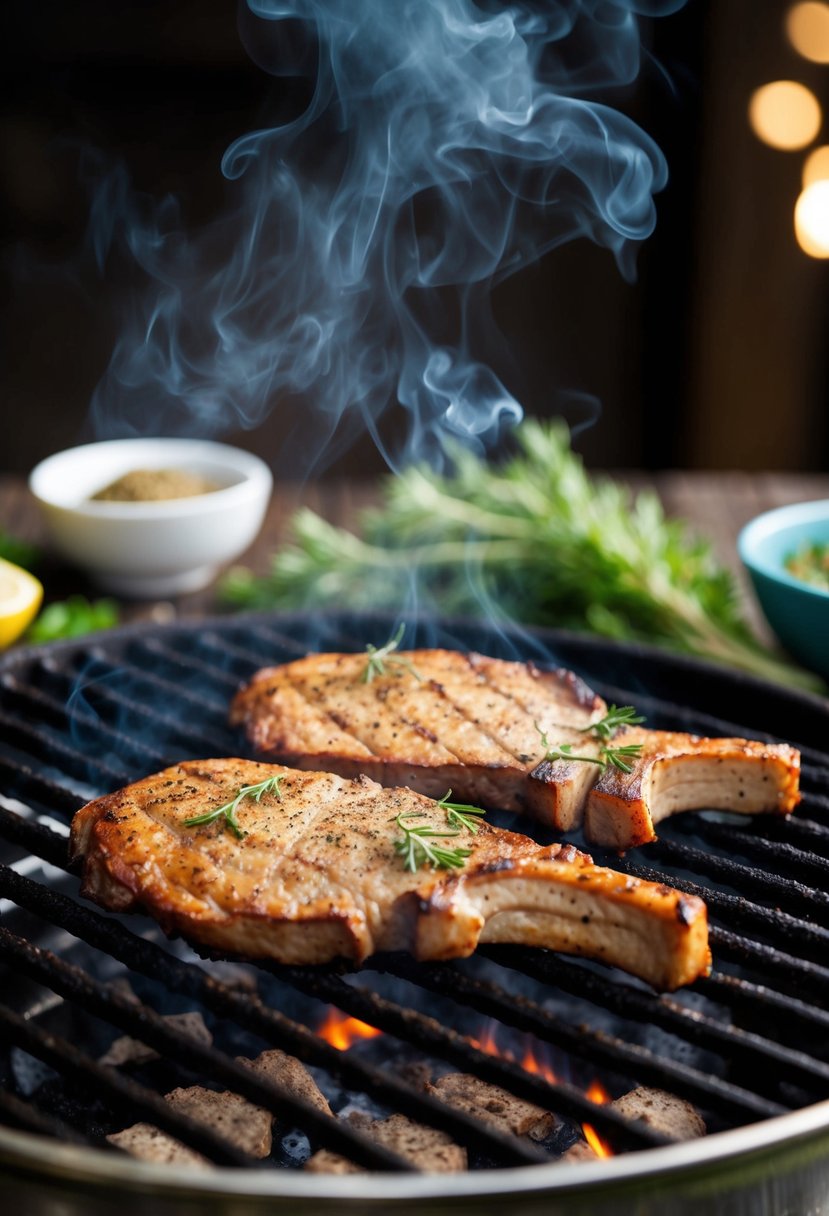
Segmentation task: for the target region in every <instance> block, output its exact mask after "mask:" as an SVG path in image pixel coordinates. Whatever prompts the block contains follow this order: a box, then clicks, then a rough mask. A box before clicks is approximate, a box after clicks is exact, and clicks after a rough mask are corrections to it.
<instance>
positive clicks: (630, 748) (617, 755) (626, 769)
mask: <svg viewBox="0 0 829 1216" xmlns="http://www.w3.org/2000/svg"><path fill="white" fill-rule="evenodd" d="M641 751H642V744H641V743H626V744H624V745H623V746H622V747H603V748H602V752H601V754H602V756H603V757H604V759H605V761H606V763H607V764H612V765H613V766H614V768H619V769H621V770H622V772H623V773H632V772H633V765H632V764H628V762H627V760H625V759H624V757H625V756H638V755H639V753H640V752H641Z"/></svg>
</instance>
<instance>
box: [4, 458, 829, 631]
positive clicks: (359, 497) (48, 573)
mask: <svg viewBox="0 0 829 1216" xmlns="http://www.w3.org/2000/svg"><path fill="white" fill-rule="evenodd" d="M618 479H619V480H622V481H625V482H627V483H629V484H630V485H631V487H632V488H633V489H641V488H644V487H651V488H652V489H654V490H656V492H657V493H658V494H659V496H660V498H661V499H662V502H663V504H664V506H665V509H666V511H667V512H668V513H669V514H670V515H675V516H679V517H682V518H684V519H685V520H687V521H688V522H689V524H691V526H692V527H693V528H694V529H695V530H697V531H698V532H699V533H700V534H701V535H703V536H705V537H707V538H708V539H709V540H710V541H711V542H712V543H713V545H714V549H715V552H716V554H717V556H718V557H719V558H720V560H721V561H722V562H723V563H724V564H725V565H727V566H729V567H731V568H732V569H733V570H734V572H735V573H736V574H737V576H738V578H739V579H740V580H741V585H742V586H743V588H744V591H745V595H746V606H747V609H748V612H749V614H750V617H751V619H752V621H753V622H754V623H755V625H756V626H757V627H758V630H760V631H761V632H764V629H763V626H762V624H761V623H760V618H759V614H758V613H757V610H756V608H755V607H754V604H753V601H752V599H751V597H750V595H749V593H748V591H747V585H746V583H745V580H744V579H743V575H742V569H741V567H740V564H739V561H738V559H737V554H736V549H735V542H736V538H737V533H738V532H739V530H740V528H741V527H742V526H743V524H745V523H746V522H747V521H748V520H749V519H751V518H752V516H754V515H757V514H759V513H760V512H761V511H765V510H769V509H770V508H772V507H779V506H783V505H785V504H786V503H791V502H806V501H808V500H810V499H818V498H829V475H822V474H793V473H697V472H664V473H656V474H631V473H624V474H620V475H618ZM377 501H378V490H377V482H376V481H374V482H356V481H348V482H342V481H340V482H337V481H331V482H321V483H316V484H313V485H307V486H305V487H304V488H303V487H300V486H283V487H279V488H277V490H276V491H275V493H274V496H273V500H272V502H271V505H270V509H269V511H268V515H267V518H266V521H265V525H264V527H263V529H262V532H261V533H260V535H259V538H258V539H257V541H256V543H255V544H254V545H253V546H252V548H251V549H250V550H249V551H248V553H246V554H245V555H244V556H243V557H242V558H240V559H239V560H240V563H243V564H245V565H247V566H250V567H251V568H252V569H253V570H254V571H256V572H257V573H263V572H264V571H265V570H266V569H267V567H268V561H269V557H270V554H271V553H272V552H273V550H274V548H275V547H276V546H277V545H278V544H279V543H280V541H281V540H282V539H283V538H284V536H285V534H286V528H287V524H288V521H289V520H290V517H291V514H292V512H293V511H294V510H295V509H296V507H297V506H299V505H300V504H302V505H306V506H309V507H311V508H312V509H313V510H315V511H318V512H319V513H320V514H321V515H323V516H325V518H327V519H329V520H330V521H331V522H333V523H337V524H342V525H344V526H346V527H349V526H353V525H354V524H355V523H356V521H357V519H358V516H359V512H360V510H361V509H362V508H364V507H366V506H369V505H372V504H376V503H377ZM0 527H2V528H3V529H4V530H5V531H7V532H10V533H12V534H13V535H15V536H17V537H19V538H21V539H24V540H29V541H33V542H35V543H38V544H43V545H45V543H46V538H45V534H44V530H43V526H42V523H41V520H40V518H39V515H38V511H37V507H36V504H35V503H34V502H33V500H32V499H31V497H30V495H29V493H28V491H27V489H26V486H25V483H24V481H23V479H22V478H19V477H13V476H0ZM39 573H40V574H41V575H42V578H43V581H44V584H45V586H46V591H47V597H48V598H49V599H60V598H63V597H64V596H66V595H70V594H72V593H73V592H80V593H83V594H87V595H95V594H96V590H95V588H94V587H92V586H91V585H90V584H89V583H88V581H87V579H86V578H85V577H84V575H83V574H82V573H81V572H80V571H77V570H73V569H71V568H69V567H66V566H63V565H61V564H59V563H58V562H57V560H56V559H50V558H47V561H46V564H45V566H44V568H43V569H42V570H40V571H39ZM216 607H217V604H216V597H215V591H214V589H213V588H206V589H205V590H204V591H200V592H197V593H195V594H192V595H185V596H180V597H178V598H176V599H172V600H164V601H160V602H153V601H144V602H139V601H124V602H123V604H122V619H123V620H124V621H125V622H127V621H134V620H147V619H150V620H152V619H154V620H172V619H174V618H175V617H179V616H200V615H204V614H205V613H209V612H212V611H214V610H215V609H216Z"/></svg>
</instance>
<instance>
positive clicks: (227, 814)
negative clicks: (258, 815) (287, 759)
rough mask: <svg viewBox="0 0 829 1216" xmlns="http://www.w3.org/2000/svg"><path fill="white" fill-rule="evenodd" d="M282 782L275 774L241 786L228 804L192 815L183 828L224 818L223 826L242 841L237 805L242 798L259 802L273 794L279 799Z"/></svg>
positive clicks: (280, 775)
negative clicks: (264, 796)
mask: <svg viewBox="0 0 829 1216" xmlns="http://www.w3.org/2000/svg"><path fill="white" fill-rule="evenodd" d="M282 780H283V776H282V774H281V773H277V774H276V776H274V777H267V778H266V779H265V780H264V781H260V782H259V783H258V784H257V785H243V786H242V788H241V789H240V790H239V793H238V794H237V795H236V797H235V798H232V799H231V801H230V802H226V803H225V804H224V806H217V807H216V808H215V809H214V810H212V811H205V813H204V814H203V815H193V816H192V817H191V818H190V819H185V820H184V826H185V827H186V828H195V827H200V826H201V824H203V823H214V822H215V820H217V819H219V818H221V817H222V816H224V821H225V825H226V826H227V827H229V828H230V830H231V832H233V834H234V836H237V837H238V838H239V840H243V839H244V837H245V836H246V835H247V833H246V832H244V831H243V830H242V828H241V827H240V826H239V821H238V820H237V818H236V812H237V810H238V809H239V804H240V803H241V802H242V800H243V799H244V798H253V799H254V800H255V801H256V802H261V801H262V795H263V794H275V795H276V797H277V798H281V797H282V795H281V794H280V792H279V785H280V782H281V781H282Z"/></svg>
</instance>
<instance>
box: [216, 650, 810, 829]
mask: <svg viewBox="0 0 829 1216" xmlns="http://www.w3.org/2000/svg"><path fill="white" fill-rule="evenodd" d="M396 658H397V660H398V662H397V663H396V664H395V665H391V664H388V665H386V666H385V668H384V670H382V671H380V672H378V673H376V674H374V676H373V678H372V679H371V680H370V681H366V680H365V678H364V676H365V672H366V655H365V654H318V655H309V656H308V657H307V658H304V659H299V660H296V661H295V662H292V663H286V664H285V665H283V666H281V667H271V668H266V669H264V670H262V671H260V672H258V673H257V674H256V675H255V676H254V677H253V679H252V680H251V681H250V683H249V684H248V685H247V686H246V687H245V688H243V689H242V690H241V691H240V692H239V693H238V694H237V695H236V697H235V699H234V701H233V705H232V708H231V721H232V722H233V723H234V724H236V725H244V727H245V729H246V732H247V735H248V738H249V740H250V741H251V743H252V744H253V746H254V747H255V748H256V750H257V751H258V752H259V753H261V754H263V755H265V756H268V757H269V758H273V759H275V760H280V761H282V762H283V763H285V764H291V765H294V766H295V767H297V768H303V769H323V770H326V771H329V772H336V773H341V774H342V775H344V776H349V777H353V776H357V775H358V774H360V773H364V774H366V775H367V776H370V777H372V778H373V779H374V780H376V781H380V782H382V784H384V785H407V786H409V787H410V788H412V789H415V790H418V791H419V792H420V793H423V794H428V795H430V796H431V797H436V798H440V797H442V796H443V795H444V794H445V793H446V791H447V789H451V790H452V792H453V797H454V798H456V799H458V800H459V801H468V802H472V803H475V804H476V805H479V806H489V807H499V808H501V809H503V810H507V811H524V812H528V813H530V814H532V815H534V816H535V817H536V818H538V819H540V820H541V821H542V822H544V823H547V824H550V825H551V826H553V827H554V828H556V829H557V830H558V831H560V832H566V831H570V830H572V829H574V828H578V827H579V826H580V825H581V823H582V819H583V815H584V810H585V805H587V806H588V807H589V808H590V810H589V811H588V816H587V822H586V832H587V836H588V839H589V840H592V841H594V842H595V843H597V844H610V845H613V846H615V847H617V848H621V849H624V848H627V847H630V846H631V845H633V844H639V843H642V842H643V841H645V840H651V839H653V838H654V832H653V824H655V823H657V822H658V821H659V820H660V819H664V818H666V817H667V816H668V815H671V814H673V813H674V812H676V811H685V810H701V809H705V808H713V809H719V810H732V811H746V812H749V813H752V814H754V813H757V812H779V813H781V814H787V813H788V812H789V811H791V810H792V809H793V807H794V806H796V804H797V802H798V800H799V793H798V776H799V756H798V753H797V752H796V751H795V750H794V748H791V747H788V746H786V745H785V744H767V743H757V742H753V741H748V740H745V739H729V740H720V739H702V738H699V737H698V736H696V735H688V734H684V735H680V734H670V735H668V734H667V733H666V732H663V731H648V730H644V729H640V730H636V731H633V732H632V731H627V732H619V733H618V734H617V735H616V736H615V737H614V738H613V739H612V744H613V746H614V747H617V746H625V745H633V746H634V748H635V749H636V750H638V751H639V752H640V754H639V755H634V756H626V757H625V763H626V764H628V765H629V766H630V767H631V768H632V769H633V771H634V775H635V776H634V779H633V780H631V781H625V780H623V779H622V778H621V777H620V772H621V770H619V769H616V768H615V767H614V766H613V765H610V764H605V766H604V768H602V766H601V765H600V764H597V763H591V759H594V760H601V759H602V756H603V751H602V739H601V738H600V737H596V732H595V730H594V727H595V724H596V723H597V722H598V721H600V720H601V719H602V718H603V716H604V715H605V713H606V711H607V706H606V705H605V703H604V702H603V701H602V699H601V698H600V697H598V696H596V694H595V693H593V692H592V691H591V690H590V689H589V688H587V687H586V685H584V684H583V683H582V682H581V680H579V679H578V678H577V677H576V676H575V675H573V674H572V673H571V672H566V671H562V670H556V671H543V670H541V669H539V668H538V667H536V666H535V665H534V664H533V663H511V662H506V661H503V660H499V659H492V658H486V657H484V656H483V655H478V654H468V655H465V654H461V653H460V652H457V651H450V650H412V651H405V652H402V653H401V654H399V655H397V656H396ZM562 745H563V746H564V751H565V755H564V756H561V754H560V753H561V748H562ZM567 749H569V750H570V752H571V753H572V754H573V756H579V757H581V759H568V758H566V752H567ZM550 750H552V751H553V753H554V754H555V755H556V756H557V757H558V758H553V759H550V758H548V755H547V753H548V751H550ZM596 783H598V784H596ZM594 785H596V790H597V796H596V799H595V800H594V799H593V796H592V795H590V791H591V788H592V787H594ZM589 795H590V797H589ZM600 795H601V797H600ZM610 797H612V803H611V801H610V800H609V799H610Z"/></svg>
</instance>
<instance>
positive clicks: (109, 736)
mask: <svg viewBox="0 0 829 1216" xmlns="http://www.w3.org/2000/svg"><path fill="white" fill-rule="evenodd" d="M0 682H2V685H3V689H4V692H5V700H6V702H7V703H8V702H10V703H11V705H16V706H17V707H18V709H19V710H22V712H23V713H25V714H26V715H27V716H31V717H33V718H34V717H37V718H39V719H40V720H41V721H45V722H48V723H49V724H50V725H51V726H53V727H54V728H56V729H63V730H65V731H66V730H71V728H72V726H73V725H76V726H79V727H82V728H83V729H85V730H94V731H95V733H96V735H97V736H98V739H99V740H100V739H105V740H107V741H109V742H110V743H111V744H112V746H113V747H114V748H117V751H118V755H119V756H127V757H129V758H130V761H131V762H132V763H138V764H143V763H145V762H147V761H149V762H155V761H158V760H159V759H161V758H163V756H164V753H163V752H161V751H159V750H158V749H157V748H154V747H151V746H149V745H148V744H147V743H145V742H143V741H141V740H138V739H133V738H132V737H131V736H129V735H125V734H123V733H122V732H121V731H118V730H116V729H114V728H113V727H112V726H111V725H110V723H108V722H104V721H103V719H102V718H101V717H100V716H99V715H97V714H94V713H91V712H90V711H89V710H88V709H85V708H84V707H82V706H78V707H77V708H75V707H73V708H72V710H71V713H70V711H69V709H68V707H67V705H66V703H65V701H60V700H58V698H57V697H53V696H51V695H50V694H49V693H47V692H44V691H43V690H42V689H40V688H35V687H34V686H33V685H31V684H27V683H25V682H24V681H22V680H18V679H16V677H14V676H5V677H3V679H2V681H0ZM84 756H85V757H86V758H87V760H88V759H89V757H88V754H87V753H84Z"/></svg>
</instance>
